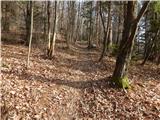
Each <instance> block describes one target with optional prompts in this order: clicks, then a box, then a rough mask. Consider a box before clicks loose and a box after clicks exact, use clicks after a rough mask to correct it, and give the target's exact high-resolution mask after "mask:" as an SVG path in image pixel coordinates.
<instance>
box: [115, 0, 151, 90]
mask: <svg viewBox="0 0 160 120" xmlns="http://www.w3.org/2000/svg"><path fill="white" fill-rule="evenodd" d="M148 4H149V1H147V2H145V3H144V5H143V7H142V8H141V10H140V12H139V14H138V16H137V17H135V15H134V13H135V5H136V2H135V1H128V4H127V14H126V17H125V18H124V30H123V36H122V41H121V44H120V47H119V54H118V56H117V60H116V67H115V70H114V73H113V76H112V79H113V82H114V83H115V84H116V85H118V86H119V87H122V88H129V82H128V78H127V73H128V67H129V62H130V59H131V53H132V49H133V45H134V38H135V33H136V31H137V26H138V22H139V21H140V18H141V17H142V16H143V14H144V13H145V11H146V10H147V7H148Z"/></svg>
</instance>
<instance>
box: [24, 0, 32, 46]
mask: <svg viewBox="0 0 160 120" xmlns="http://www.w3.org/2000/svg"><path fill="white" fill-rule="evenodd" d="M30 4H31V3H30V2H29V1H27V6H26V16H25V25H26V43H25V45H26V46H28V45H29V40H30V36H29V35H30V29H31V28H30V27H31V19H30V18H31V9H30Z"/></svg>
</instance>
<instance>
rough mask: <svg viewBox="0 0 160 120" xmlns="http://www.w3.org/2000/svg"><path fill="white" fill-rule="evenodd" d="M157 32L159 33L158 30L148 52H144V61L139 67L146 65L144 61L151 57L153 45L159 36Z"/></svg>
mask: <svg viewBox="0 0 160 120" xmlns="http://www.w3.org/2000/svg"><path fill="white" fill-rule="evenodd" d="M159 31H160V29H157V31H156V34H155V36H154V38H153V41H152V44H151V46H150V48H149V49H148V51H147V52H146V54H145V58H144V60H143V62H142V64H141V65H144V64H145V63H146V61H147V60H148V58H149V57H150V55H151V53H152V51H153V46H154V44H155V41H156V38H157V36H158V35H159Z"/></svg>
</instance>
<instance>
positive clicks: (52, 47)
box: [48, 1, 58, 58]
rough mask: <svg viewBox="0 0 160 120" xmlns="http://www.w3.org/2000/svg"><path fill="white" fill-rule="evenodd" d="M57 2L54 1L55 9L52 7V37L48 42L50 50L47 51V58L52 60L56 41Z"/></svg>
mask: <svg viewBox="0 0 160 120" xmlns="http://www.w3.org/2000/svg"><path fill="white" fill-rule="evenodd" d="M57 22H58V20H57V1H55V7H54V23H53V36H52V40H51V42H50V49H49V53H48V57H49V58H52V57H53V56H54V54H55V51H54V49H55V40H56V28H57Z"/></svg>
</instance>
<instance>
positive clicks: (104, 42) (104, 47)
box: [99, 1, 111, 62]
mask: <svg viewBox="0 0 160 120" xmlns="http://www.w3.org/2000/svg"><path fill="white" fill-rule="evenodd" d="M101 4H102V3H101V1H100V17H101V20H102V26H103V32H104V36H103V50H102V53H101V56H100V58H99V62H100V61H102V59H103V57H104V55H105V52H106V48H107V47H106V44H108V45H109V42H108V43H107V40H108V39H109V29H110V28H109V25H110V22H111V21H110V17H111V13H110V12H111V2H108V21H107V27H106V26H105V23H104V20H103V15H102V5H101Z"/></svg>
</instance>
